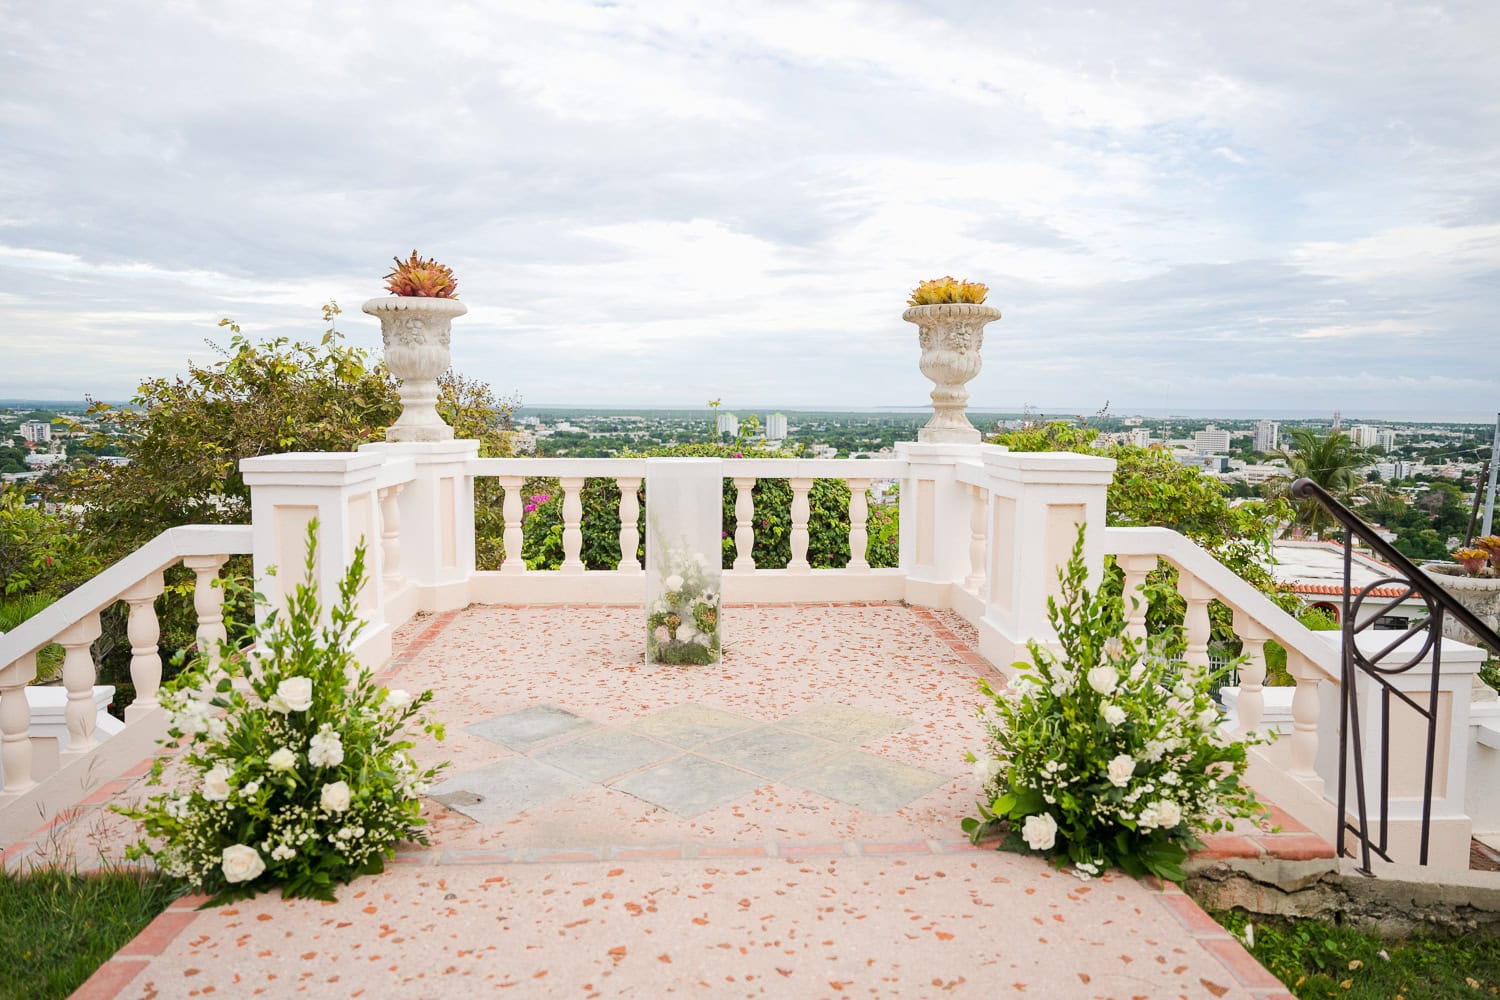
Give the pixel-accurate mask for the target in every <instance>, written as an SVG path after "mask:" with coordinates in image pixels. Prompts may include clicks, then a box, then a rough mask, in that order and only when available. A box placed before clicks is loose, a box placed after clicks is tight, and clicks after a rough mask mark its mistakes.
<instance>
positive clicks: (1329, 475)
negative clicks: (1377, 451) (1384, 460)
mask: <svg viewBox="0 0 1500 1000" xmlns="http://www.w3.org/2000/svg"><path fill="white" fill-rule="evenodd" d="M1287 433H1288V436H1290V438H1291V440H1292V444H1291V447H1289V448H1284V449H1282V457H1283V458H1285V459H1286V464H1287V467H1288V469H1289V470H1290V471H1289V472H1288V474H1287V475H1286V476H1284V477H1282V478H1281V479H1277V480H1272V481H1271V482H1270V483H1269V484H1267V485H1268V487H1269V493H1270V495H1271V496H1273V497H1289V496H1290V495H1291V487H1292V483H1293V482H1295V481H1296V480H1298V479H1302V478H1307V479H1311V480H1312V481H1313V482H1315V483H1317V484H1318V485H1319V486H1321V487H1323V489H1325V490H1327V491H1328V492H1329V493H1330V494H1331V495H1332V496H1333V498H1334V499H1335V500H1338V501H1339V502H1340V503H1343V504H1344V505H1346V506H1352V505H1357V504H1359V503H1364V502H1366V501H1369V500H1372V499H1375V498H1378V497H1379V496H1381V494H1382V493H1383V490H1382V488H1381V486H1380V484H1378V483H1370V482H1367V481H1366V480H1365V479H1364V475H1363V473H1362V471H1361V470H1363V469H1364V468H1365V467H1366V466H1368V465H1370V464H1371V463H1372V462H1373V461H1374V460H1375V456H1374V455H1372V454H1371V452H1370V450H1369V449H1368V448H1362V447H1360V446H1359V445H1356V444H1355V443H1354V441H1353V440H1351V439H1350V438H1349V437H1347V436H1346V435H1345V434H1344V433H1343V432H1341V431H1329V432H1328V433H1327V434H1319V433H1318V432H1317V431H1315V430H1313V429H1311V428H1308V427H1293V428H1291V429H1290V430H1289V431H1288V432H1287ZM1295 511H1296V514H1295V519H1294V521H1293V526H1294V527H1301V528H1303V529H1304V530H1306V531H1308V532H1309V533H1311V534H1313V535H1316V536H1320V537H1321V536H1322V535H1323V534H1324V533H1326V532H1329V531H1331V530H1332V529H1333V528H1334V527H1335V524H1336V523H1335V522H1334V520H1333V516H1332V515H1331V514H1329V513H1328V511H1327V510H1325V509H1324V508H1323V505H1322V504H1320V503H1318V501H1317V500H1314V499H1308V500H1298V501H1296V507H1295Z"/></svg>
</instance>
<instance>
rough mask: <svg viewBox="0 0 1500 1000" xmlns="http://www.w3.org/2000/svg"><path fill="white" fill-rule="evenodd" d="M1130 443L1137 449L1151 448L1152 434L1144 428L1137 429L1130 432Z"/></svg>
mask: <svg viewBox="0 0 1500 1000" xmlns="http://www.w3.org/2000/svg"><path fill="white" fill-rule="evenodd" d="M1130 443H1131V444H1133V445H1135V446H1136V447H1137V448H1149V447H1151V432H1150V431H1149V430H1147V429H1146V428H1144V427H1137V428H1135V429H1133V430H1132V431H1131V432H1130Z"/></svg>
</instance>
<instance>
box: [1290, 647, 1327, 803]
mask: <svg viewBox="0 0 1500 1000" xmlns="http://www.w3.org/2000/svg"><path fill="white" fill-rule="evenodd" d="M1286 665H1287V671H1288V672H1289V673H1290V674H1291V675H1292V677H1293V678H1295V679H1296V681H1297V690H1296V692H1295V693H1294V694H1293V695H1292V732H1291V738H1290V739H1289V740H1288V741H1287V742H1288V743H1290V744H1291V751H1290V753H1291V767H1290V768H1288V770H1289V771H1290V773H1291V774H1293V775H1295V776H1296V777H1298V778H1301V779H1302V780H1303V781H1304V782H1308V783H1311V784H1316V785H1317V787H1318V788H1319V790H1321V788H1322V781H1321V780H1320V779H1319V778H1318V711H1319V708H1320V705H1319V698H1318V684H1319V682H1320V681H1321V680H1322V676H1323V675H1322V674H1320V673H1319V672H1318V670H1317V668H1316V667H1314V666H1313V665H1312V664H1311V663H1309V662H1308V661H1307V660H1306V659H1305V658H1303V656H1302V655H1301V654H1300V653H1297V652H1296V651H1295V650H1291V649H1288V650H1287V651H1286Z"/></svg>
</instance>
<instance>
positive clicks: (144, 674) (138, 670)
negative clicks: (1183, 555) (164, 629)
mask: <svg viewBox="0 0 1500 1000" xmlns="http://www.w3.org/2000/svg"><path fill="white" fill-rule="evenodd" d="M162 588H163V582H162V574H161V572H160V571H159V570H158V571H157V572H155V573H152V574H150V575H148V576H147V577H145V579H143V580H141V581H140V582H139V583H137V584H136V585H135V586H133V587H131V588H130V589H129V590H127V591H125V593H123V594H121V595H120V597H121V599H122V600H124V601H125V603H126V604H127V605H129V607H130V617H129V618H128V619H127V620H126V623H125V634H126V635H127V636H128V637H129V639H130V682H131V683H132V684H134V685H135V700H134V701H133V702H131V703H130V706H129V707H128V708H126V709H125V721H126V722H131V721H133V720H134V718H135V717H137V716H139V715H141V714H142V713H144V712H147V711H150V710H151V709H153V708H156V707H157V705H158V702H157V700H156V692H157V691H158V689H160V687H161V651H160V650H159V649H157V646H156V644H157V642H158V641H159V640H160V639H161V624H160V623H159V622H158V621H157V620H156V599H157V598H158V597H160V596H161V592H162Z"/></svg>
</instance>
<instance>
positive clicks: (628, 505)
mask: <svg viewBox="0 0 1500 1000" xmlns="http://www.w3.org/2000/svg"><path fill="white" fill-rule="evenodd" d="M615 485H616V486H618V487H619V488H620V565H619V567H618V568H619V571H620V572H621V573H639V572H641V560H640V557H639V556H637V555H636V553H637V552H638V551H639V550H640V547H641V528H640V523H639V522H640V518H641V498H640V496H639V494H638V492H637V491H639V490H640V488H641V477H640V476H621V477H619V478H617V479H616V480H615Z"/></svg>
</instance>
